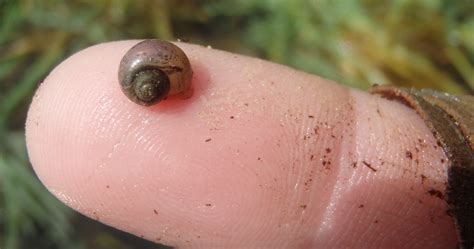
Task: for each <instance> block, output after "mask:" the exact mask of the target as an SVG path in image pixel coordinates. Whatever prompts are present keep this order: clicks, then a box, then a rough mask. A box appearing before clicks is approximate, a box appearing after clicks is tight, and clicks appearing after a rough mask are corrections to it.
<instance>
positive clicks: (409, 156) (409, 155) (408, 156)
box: [405, 150, 413, 159]
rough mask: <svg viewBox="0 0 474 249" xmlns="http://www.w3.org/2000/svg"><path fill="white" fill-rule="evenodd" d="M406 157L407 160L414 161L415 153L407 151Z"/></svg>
mask: <svg viewBox="0 0 474 249" xmlns="http://www.w3.org/2000/svg"><path fill="white" fill-rule="evenodd" d="M405 156H406V157H407V158H410V159H413V153H411V151H409V150H407V151H406V152H405Z"/></svg>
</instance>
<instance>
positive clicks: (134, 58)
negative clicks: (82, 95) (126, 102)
mask: <svg viewBox="0 0 474 249" xmlns="http://www.w3.org/2000/svg"><path fill="white" fill-rule="evenodd" d="M191 78H192V70H191V64H190V62H189V59H188V58H187V56H186V54H185V53H184V52H183V51H182V50H181V49H180V48H179V47H178V46H176V45H174V44H173V43H170V42H166V41H160V40H144V41H142V42H139V43H138V44H136V45H135V46H133V47H132V48H131V49H130V50H128V51H127V53H126V54H125V55H124V57H123V58H122V61H121V62H120V66H119V71H118V79H119V83H120V87H121V89H122V91H123V92H124V94H125V95H126V96H127V97H128V98H129V99H130V100H131V101H133V102H135V103H137V104H140V105H145V106H149V105H153V104H156V103H158V102H160V101H161V100H163V99H166V98H167V97H170V96H174V95H179V94H183V93H186V92H187V91H189V90H190V88H191Z"/></svg>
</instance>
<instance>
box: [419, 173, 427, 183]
mask: <svg viewBox="0 0 474 249" xmlns="http://www.w3.org/2000/svg"><path fill="white" fill-rule="evenodd" d="M420 177H421V184H424V183H425V181H426V176H425V175H423V174H421V175H420Z"/></svg>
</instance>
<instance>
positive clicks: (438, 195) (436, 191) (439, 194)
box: [427, 188, 444, 200]
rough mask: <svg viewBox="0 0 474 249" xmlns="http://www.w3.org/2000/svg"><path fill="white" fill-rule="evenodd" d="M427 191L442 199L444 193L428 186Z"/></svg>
mask: <svg viewBox="0 0 474 249" xmlns="http://www.w3.org/2000/svg"><path fill="white" fill-rule="evenodd" d="M427 193H428V194H429V195H431V196H433V197H436V198H439V199H441V200H444V195H443V193H442V192H441V191H439V190H437V189H434V188H430V189H428V191H427Z"/></svg>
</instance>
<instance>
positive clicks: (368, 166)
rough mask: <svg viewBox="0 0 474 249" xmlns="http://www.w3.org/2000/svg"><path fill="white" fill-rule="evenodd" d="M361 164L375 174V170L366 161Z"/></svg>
mask: <svg viewBox="0 0 474 249" xmlns="http://www.w3.org/2000/svg"><path fill="white" fill-rule="evenodd" d="M362 163H363V164H364V165H365V166H367V168H369V169H370V170H372V171H373V172H377V169H375V168H374V167H372V165H371V164H370V163H368V162H366V161H362Z"/></svg>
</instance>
